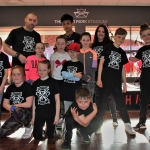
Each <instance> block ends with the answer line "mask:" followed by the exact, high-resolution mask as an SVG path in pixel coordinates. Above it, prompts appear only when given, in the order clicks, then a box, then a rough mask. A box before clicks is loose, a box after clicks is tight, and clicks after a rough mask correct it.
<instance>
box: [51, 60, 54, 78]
mask: <svg viewBox="0 0 150 150" xmlns="http://www.w3.org/2000/svg"><path fill="white" fill-rule="evenodd" d="M50 64H51V77H52V78H54V76H53V70H54V61H52V60H50Z"/></svg>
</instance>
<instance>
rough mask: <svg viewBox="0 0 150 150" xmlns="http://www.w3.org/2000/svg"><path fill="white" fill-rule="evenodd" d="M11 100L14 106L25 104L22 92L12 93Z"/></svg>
mask: <svg viewBox="0 0 150 150" xmlns="http://www.w3.org/2000/svg"><path fill="white" fill-rule="evenodd" d="M10 100H11V101H12V103H13V104H20V103H22V102H23V100H24V98H23V97H22V92H11V95H10Z"/></svg>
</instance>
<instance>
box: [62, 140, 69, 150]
mask: <svg viewBox="0 0 150 150" xmlns="http://www.w3.org/2000/svg"><path fill="white" fill-rule="evenodd" d="M61 148H62V150H70V148H71V144H70V142H68V141H65V142H64V143H63V144H62V145H61Z"/></svg>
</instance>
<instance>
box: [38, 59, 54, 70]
mask: <svg viewBox="0 0 150 150" xmlns="http://www.w3.org/2000/svg"><path fill="white" fill-rule="evenodd" d="M39 64H44V65H47V68H48V69H51V65H50V61H49V60H42V61H39V63H38V65H39Z"/></svg>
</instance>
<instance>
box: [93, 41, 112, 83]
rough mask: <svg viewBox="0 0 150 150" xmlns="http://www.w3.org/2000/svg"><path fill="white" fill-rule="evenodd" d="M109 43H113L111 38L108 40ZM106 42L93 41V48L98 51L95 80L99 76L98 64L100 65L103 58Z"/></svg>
mask: <svg viewBox="0 0 150 150" xmlns="http://www.w3.org/2000/svg"><path fill="white" fill-rule="evenodd" d="M108 43H113V42H112V41H111V40H109V41H108V42H107V44H108ZM104 46H105V44H104V42H97V43H93V44H92V49H93V50H94V51H95V52H96V53H97V58H98V59H97V70H96V72H95V81H97V76H98V66H99V62H100V58H101V53H102V51H103V49H104Z"/></svg>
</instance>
